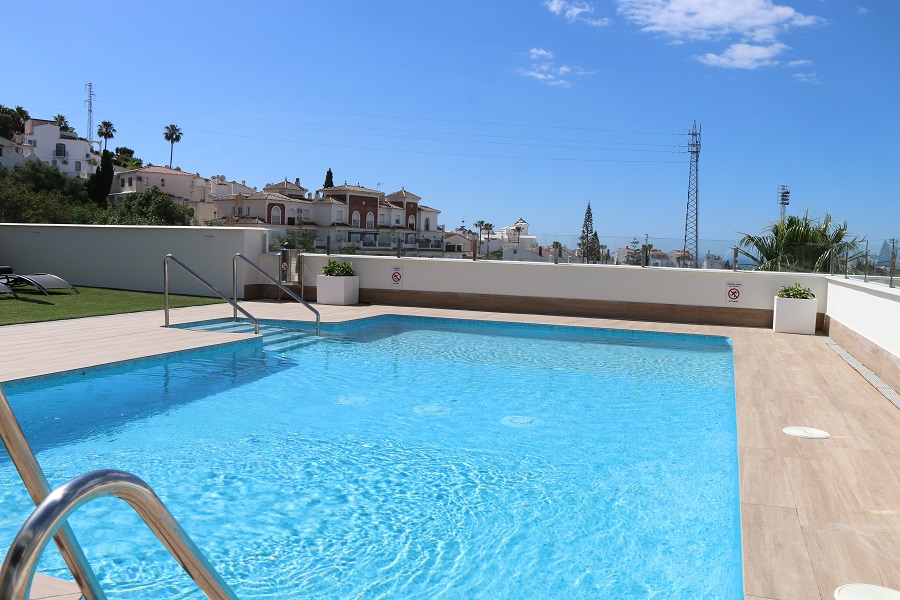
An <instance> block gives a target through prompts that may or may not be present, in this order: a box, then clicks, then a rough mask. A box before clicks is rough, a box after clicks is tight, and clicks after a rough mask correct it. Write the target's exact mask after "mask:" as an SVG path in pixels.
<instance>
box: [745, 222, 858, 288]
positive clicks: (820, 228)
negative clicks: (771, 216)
mask: <svg viewBox="0 0 900 600" xmlns="http://www.w3.org/2000/svg"><path fill="white" fill-rule="evenodd" d="M763 234H764V235H750V234H743V236H744V237H743V238H741V240H740V241H739V242H738V246H739V249H738V252H740V253H741V254H743V255H744V256H746V257H748V258H749V259H751V260H752V261H753V262H755V263H756V267H754V269H755V270H757V271H799V272H807V273H822V272H825V271H827V270H828V268H829V264H830V263H831V261H832V260H834V259H837V258H838V257H840V256H841V255H842V254H845V253H850V252H853V251H855V250H856V247H857V242H859V238H858V237H854V238H853V239H847V235H848V234H847V222H846V221H844V223H843V224H838V223H836V222H834V221H833V220H832V218H831V215H830V214H827V213H826V214H825V218H824V219H822V220H821V221H819V220H818V219H811V218H810V217H809V213H808V212H807V213H806V214H804V215H803V216H802V217H801V216H795V215H787V216H786V217H784V218H783V219H781V220H780V221H778V222H776V223H773V224H771V225H769V227H768V228H767V229H765V230H764V232H763Z"/></svg>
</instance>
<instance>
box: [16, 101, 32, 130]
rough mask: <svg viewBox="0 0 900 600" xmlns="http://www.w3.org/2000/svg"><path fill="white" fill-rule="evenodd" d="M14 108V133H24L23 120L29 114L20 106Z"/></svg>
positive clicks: (26, 118) (27, 117)
mask: <svg viewBox="0 0 900 600" xmlns="http://www.w3.org/2000/svg"><path fill="white" fill-rule="evenodd" d="M14 110H15V111H16V133H25V121H27V120H29V119H30V118H31V115H29V114H28V111H27V110H25V109H24V108H22V107H21V106H17V107H16V108H15V109H14Z"/></svg>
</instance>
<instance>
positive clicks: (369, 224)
mask: <svg viewBox="0 0 900 600" xmlns="http://www.w3.org/2000/svg"><path fill="white" fill-rule="evenodd" d="M373 227H375V215H373V214H372V213H367V214H366V229H372V228H373Z"/></svg>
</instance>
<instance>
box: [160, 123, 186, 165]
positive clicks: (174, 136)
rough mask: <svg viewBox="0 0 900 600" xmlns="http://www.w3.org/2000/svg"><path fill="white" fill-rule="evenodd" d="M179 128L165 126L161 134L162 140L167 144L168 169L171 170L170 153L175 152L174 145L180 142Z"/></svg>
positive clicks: (176, 126) (173, 125)
mask: <svg viewBox="0 0 900 600" xmlns="http://www.w3.org/2000/svg"><path fill="white" fill-rule="evenodd" d="M181 136H182V132H181V128H179V127H178V125H175V124H172V125H167V126H166V131H165V133H163V138H165V140H166V141H167V142H169V146H170V147H169V168H170V169H171V168H172V153H173V152H174V151H175V144H176V143H177V142H180V141H181Z"/></svg>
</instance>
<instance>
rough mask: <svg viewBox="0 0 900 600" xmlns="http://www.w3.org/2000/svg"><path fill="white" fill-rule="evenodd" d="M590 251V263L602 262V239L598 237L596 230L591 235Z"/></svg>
mask: <svg viewBox="0 0 900 600" xmlns="http://www.w3.org/2000/svg"><path fill="white" fill-rule="evenodd" d="M588 250H589V252H590V262H592V263H598V262H600V237H599V236H598V235H597V232H596V230H595V231H594V233H592V234H591V241H590V243H589V244H588Z"/></svg>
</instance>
